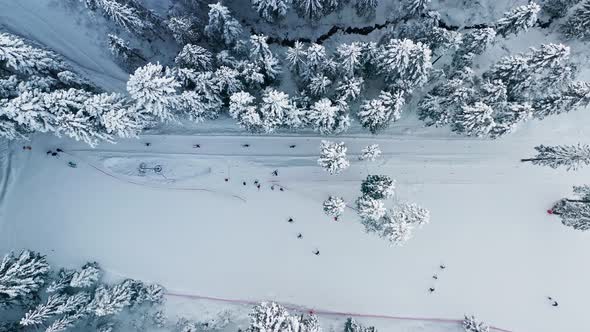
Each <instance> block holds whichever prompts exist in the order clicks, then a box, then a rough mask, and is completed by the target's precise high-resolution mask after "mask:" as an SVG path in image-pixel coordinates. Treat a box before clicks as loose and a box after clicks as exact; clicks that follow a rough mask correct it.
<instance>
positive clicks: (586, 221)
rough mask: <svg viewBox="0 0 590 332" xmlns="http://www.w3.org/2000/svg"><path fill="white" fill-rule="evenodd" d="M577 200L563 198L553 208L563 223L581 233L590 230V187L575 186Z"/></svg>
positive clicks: (552, 211)
mask: <svg viewBox="0 0 590 332" xmlns="http://www.w3.org/2000/svg"><path fill="white" fill-rule="evenodd" d="M573 191H574V194H575V195H576V197H575V198H563V199H561V200H559V201H558V202H557V203H555V205H554V206H553V207H552V208H551V210H550V211H551V214H555V215H557V216H559V217H560V218H561V223H562V224H564V225H565V226H568V227H572V228H573V229H576V230H580V231H587V230H589V229H590V186H588V185H584V186H574V190H573Z"/></svg>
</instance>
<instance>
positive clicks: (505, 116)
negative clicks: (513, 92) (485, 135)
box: [490, 102, 533, 138]
mask: <svg viewBox="0 0 590 332" xmlns="http://www.w3.org/2000/svg"><path fill="white" fill-rule="evenodd" d="M532 114H533V107H532V106H531V105H530V104H529V103H526V102H525V103H523V104H519V103H508V105H506V106H505V107H504V108H502V109H501V110H500V111H499V112H497V114H496V115H495V117H494V121H495V123H496V125H495V126H494V128H492V131H491V132H490V137H492V138H498V137H500V136H503V135H506V134H509V133H511V132H513V131H514V130H515V129H516V128H517V127H518V126H519V125H520V124H521V123H522V122H524V121H526V120H528V119H530V118H531V117H532Z"/></svg>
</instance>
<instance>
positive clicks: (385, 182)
mask: <svg viewBox="0 0 590 332" xmlns="http://www.w3.org/2000/svg"><path fill="white" fill-rule="evenodd" d="M361 192H362V193H363V195H366V196H369V197H371V198H374V199H385V198H391V197H393V194H394V193H395V181H394V180H393V179H392V178H390V177H389V176H387V175H367V178H366V179H365V180H363V183H362V184H361Z"/></svg>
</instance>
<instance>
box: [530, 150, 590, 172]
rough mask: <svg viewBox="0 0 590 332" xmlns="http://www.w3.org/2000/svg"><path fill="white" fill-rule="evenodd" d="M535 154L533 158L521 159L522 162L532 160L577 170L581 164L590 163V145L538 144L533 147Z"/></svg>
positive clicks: (544, 164)
mask: <svg viewBox="0 0 590 332" xmlns="http://www.w3.org/2000/svg"><path fill="white" fill-rule="evenodd" d="M535 150H537V155H536V156H535V157H533V158H526V159H521V160H520V161H522V162H532V163H533V165H540V166H549V167H551V168H558V167H562V166H563V167H565V168H566V169H567V170H568V171H569V170H573V171H575V170H577V169H578V168H580V167H581V166H584V165H588V164H590V146H588V145H586V144H584V145H582V144H578V145H555V146H548V145H539V146H536V147H535Z"/></svg>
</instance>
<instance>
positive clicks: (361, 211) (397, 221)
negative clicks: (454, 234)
mask: <svg viewBox="0 0 590 332" xmlns="http://www.w3.org/2000/svg"><path fill="white" fill-rule="evenodd" d="M361 194H362V195H361V196H360V197H359V198H358V199H357V201H356V208H357V213H358V215H359V217H360V218H361V222H362V224H363V225H364V226H365V230H366V231H367V232H368V233H375V234H377V235H378V236H380V237H382V238H384V239H386V240H388V241H390V242H391V243H392V244H394V245H403V244H404V243H405V242H406V241H407V240H409V239H410V237H411V236H412V231H413V230H414V228H415V227H417V226H418V227H419V226H423V225H425V224H427V223H428V222H430V212H429V211H428V210H426V209H424V208H422V207H420V206H418V205H417V204H414V203H405V202H402V203H398V204H396V205H395V206H394V207H393V208H391V209H390V210H387V209H386V208H385V200H386V199H390V198H392V197H393V195H394V194H395V181H393V179H391V178H390V177H388V176H386V175H369V176H367V178H366V179H365V180H364V181H363V183H362V184H361Z"/></svg>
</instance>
